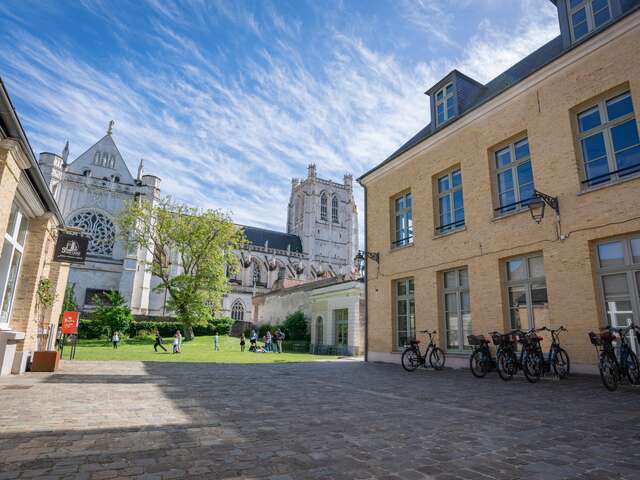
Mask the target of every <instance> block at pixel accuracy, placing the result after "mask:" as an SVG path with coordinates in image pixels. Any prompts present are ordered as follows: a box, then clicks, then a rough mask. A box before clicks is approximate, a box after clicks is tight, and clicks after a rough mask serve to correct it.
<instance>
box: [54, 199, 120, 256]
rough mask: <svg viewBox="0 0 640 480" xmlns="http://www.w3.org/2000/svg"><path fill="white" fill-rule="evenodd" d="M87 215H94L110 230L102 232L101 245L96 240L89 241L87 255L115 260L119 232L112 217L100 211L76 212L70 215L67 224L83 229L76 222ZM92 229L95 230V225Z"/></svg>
mask: <svg viewBox="0 0 640 480" xmlns="http://www.w3.org/2000/svg"><path fill="white" fill-rule="evenodd" d="M87 215H94V216H96V218H100V219H101V222H102V224H103V225H104V226H106V227H107V228H108V229H110V231H103V232H102V234H103V241H101V242H100V243H97V241H94V238H91V239H90V240H89V247H88V248H87V255H89V256H93V257H100V258H113V255H114V252H115V246H116V242H117V234H118V232H117V228H116V225H115V223H114V221H113V220H112V218H111V216H110V215H109V214H108V213H106V212H104V211H102V210H99V209H91V208H88V209H80V210H75V211H74V212H72V213H71V214H70V215H68V217H67V221H66V222H65V223H66V224H67V225H69V226H72V227H75V226H78V227H79V228H82V227H80V226H79V225H74V220H75V219H76V218H79V217H81V216H87ZM92 227H93V228H95V224H93V225H92ZM93 228H92V230H93ZM86 233H89V234H92V232H86Z"/></svg>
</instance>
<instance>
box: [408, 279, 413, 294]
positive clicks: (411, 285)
mask: <svg viewBox="0 0 640 480" xmlns="http://www.w3.org/2000/svg"><path fill="white" fill-rule="evenodd" d="M409 295H411V296H412V297H413V280H409Z"/></svg>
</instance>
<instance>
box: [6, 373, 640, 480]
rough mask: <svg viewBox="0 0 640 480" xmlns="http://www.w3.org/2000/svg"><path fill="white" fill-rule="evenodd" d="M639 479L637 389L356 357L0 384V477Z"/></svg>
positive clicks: (37, 377) (42, 377)
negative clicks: (406, 367)
mask: <svg viewBox="0 0 640 480" xmlns="http://www.w3.org/2000/svg"><path fill="white" fill-rule="evenodd" d="M129 476H131V477H136V478H158V479H164V478H181V477H185V478H216V479H218V478H220V479H222V478H229V479H231V478H234V479H270V480H292V479H331V480H339V479H349V480H350V479H374V478H375V479H398V478H400V479H439V480H445V479H490V478H493V479H518V478H527V479H554V480H555V479H597V480H601V479H609V478H611V479H639V478H640V390H638V389H632V388H630V387H628V386H627V387H625V388H621V389H620V390H619V391H617V392H614V393H610V392H607V391H605V390H604V388H603V387H602V385H601V384H600V380H599V378H597V377H587V376H582V377H575V378H572V379H569V380H567V381H562V382H554V381H546V380H545V381H542V382H540V383H539V384H536V385H531V384H528V383H527V382H526V381H524V380H523V379H514V380H513V381H512V382H510V383H505V382H503V381H501V380H500V379H499V378H498V377H497V376H496V375H495V374H494V375H490V376H488V377H487V378H485V379H483V380H476V379H475V378H473V377H472V376H471V374H470V373H469V372H468V371H463V370H456V371H454V370H445V371H442V372H434V371H427V370H421V371H418V372H414V373H407V372H404V371H403V370H402V369H401V367H399V366H395V365H384V364H365V363H361V362H345V363H337V362H327V363H311V364H309V363H307V364H288V365H284V364H282V365H277V364H276V365H259V366H251V365H215V364H162V363H146V364H143V363H134V362H131V363H128V362H127V363H124V362H113V363H100V362H74V363H69V362H67V363H64V364H63V367H62V369H61V370H60V371H59V372H58V373H56V374H54V375H46V374H27V375H24V376H21V377H8V378H7V377H3V378H2V379H1V380H0V478H16V477H18V478H88V479H108V478H123V477H129Z"/></svg>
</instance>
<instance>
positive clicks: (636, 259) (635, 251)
mask: <svg viewBox="0 0 640 480" xmlns="http://www.w3.org/2000/svg"><path fill="white" fill-rule="evenodd" d="M631 255H632V256H633V263H640V238H633V239H631ZM638 286H639V287H640V284H638Z"/></svg>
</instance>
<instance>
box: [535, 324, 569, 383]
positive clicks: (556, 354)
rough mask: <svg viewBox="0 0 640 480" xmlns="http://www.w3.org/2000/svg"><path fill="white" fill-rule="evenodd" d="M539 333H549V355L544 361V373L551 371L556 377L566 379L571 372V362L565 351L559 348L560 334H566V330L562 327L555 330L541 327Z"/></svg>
mask: <svg viewBox="0 0 640 480" xmlns="http://www.w3.org/2000/svg"><path fill="white" fill-rule="evenodd" d="M540 331H547V332H549V333H551V346H550V347H549V354H548V356H547V358H546V359H544V373H550V372H551V369H553V372H554V373H555V375H556V377H558V378H560V379H564V378H567V377H568V376H569V373H570V371H571V360H570V359H569V354H568V353H567V351H566V350H565V349H564V348H562V347H561V346H560V333H562V332H566V331H567V329H566V328H564V326H560V328H556V329H552V328H547V327H542V328H541V329H540Z"/></svg>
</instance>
